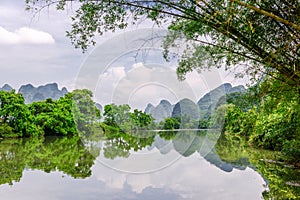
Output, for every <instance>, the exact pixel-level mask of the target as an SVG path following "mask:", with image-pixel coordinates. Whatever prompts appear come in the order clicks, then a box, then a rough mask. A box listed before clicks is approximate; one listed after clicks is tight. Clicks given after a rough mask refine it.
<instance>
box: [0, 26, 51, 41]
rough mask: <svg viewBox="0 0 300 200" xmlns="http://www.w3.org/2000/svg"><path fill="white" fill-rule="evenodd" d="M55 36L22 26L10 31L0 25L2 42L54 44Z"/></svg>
mask: <svg viewBox="0 0 300 200" xmlns="http://www.w3.org/2000/svg"><path fill="white" fill-rule="evenodd" d="M54 42H55V41H54V39H53V37H52V36H51V35H50V34H49V33H46V32H43V31H39V30H35V29H32V28H28V27H22V28H19V29H17V30H15V31H14V32H10V31H8V30H6V29H5V28H3V27H1V26H0V44H53V43H54Z"/></svg>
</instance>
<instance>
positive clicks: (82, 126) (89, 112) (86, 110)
mask: <svg viewBox="0 0 300 200" xmlns="http://www.w3.org/2000/svg"><path fill="white" fill-rule="evenodd" d="M92 97H93V93H92V92H91V91H90V90H88V89H82V90H79V89H77V90H74V91H72V92H70V93H68V94H66V96H65V101H71V103H70V105H72V107H73V108H72V110H73V114H74V120H75V122H76V125H77V128H78V130H79V131H80V132H82V133H89V132H91V126H92V125H93V124H95V123H98V122H99V121H100V119H101V114H100V110H99V109H98V108H97V107H96V105H95V102H94V101H93V100H92Z"/></svg>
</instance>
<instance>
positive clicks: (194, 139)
mask: <svg viewBox="0 0 300 200" xmlns="http://www.w3.org/2000/svg"><path fill="white" fill-rule="evenodd" d="M170 135H173V138H172V140H168V139H170V138H167V139H164V137H167V136H170ZM218 137H219V134H218V132H212V131H211V132H207V131H206V132H205V133H204V132H197V131H178V132H160V133H159V135H157V136H156V137H155V138H154V142H153V144H152V146H151V147H149V148H148V149H149V150H151V149H153V148H157V149H158V150H159V151H160V153H161V154H167V153H169V152H170V151H171V150H172V149H174V150H175V151H177V152H178V153H179V154H180V155H182V156H184V157H188V156H191V155H192V154H194V153H199V155H200V156H201V157H203V158H204V159H205V160H206V161H207V162H209V163H211V164H212V165H214V166H216V167H218V168H219V169H221V170H223V171H225V172H231V171H232V170H233V169H239V170H245V169H246V167H247V166H249V165H250V163H249V160H248V159H247V158H245V159H243V158H241V159H239V160H237V161H235V162H231V163H227V162H225V161H222V160H221V158H220V157H219V156H218V154H217V153H216V150H215V149H214V145H215V144H216V142H217V140H218Z"/></svg>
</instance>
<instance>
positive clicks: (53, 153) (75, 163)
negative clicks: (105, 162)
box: [0, 137, 94, 184]
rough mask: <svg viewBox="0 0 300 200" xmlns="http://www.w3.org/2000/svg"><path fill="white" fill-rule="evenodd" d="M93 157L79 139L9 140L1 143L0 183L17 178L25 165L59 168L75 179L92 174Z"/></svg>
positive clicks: (27, 166)
mask: <svg viewBox="0 0 300 200" xmlns="http://www.w3.org/2000/svg"><path fill="white" fill-rule="evenodd" d="M93 164H94V157H93V156H92V155H91V154H90V153H89V152H88V151H87V150H86V149H85V147H84V145H83V143H82V142H81V141H80V139H79V138H76V137H72V138H67V137H64V138H56V137H50V138H48V137H47V138H45V139H38V138H34V139H33V138H31V139H11V140H3V141H1V142H0V184H5V183H8V184H12V183H13V181H17V182H18V181H20V179H21V177H22V172H23V170H24V169H25V168H29V169H38V170H42V171H44V172H51V171H56V170H58V171H61V172H63V173H66V174H68V175H70V176H72V177H74V178H86V177H89V176H90V175H91V167H92V165H93Z"/></svg>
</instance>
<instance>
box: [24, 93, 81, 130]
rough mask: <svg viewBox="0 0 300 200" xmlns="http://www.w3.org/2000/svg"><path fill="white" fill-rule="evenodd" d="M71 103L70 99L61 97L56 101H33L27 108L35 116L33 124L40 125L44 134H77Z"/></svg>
mask: <svg viewBox="0 0 300 200" xmlns="http://www.w3.org/2000/svg"><path fill="white" fill-rule="evenodd" d="M72 105H73V104H72V100H70V99H68V98H65V97H61V98H60V99H59V100H57V101H53V100H52V99H47V100H45V101H39V102H33V103H32V104H30V105H29V110H30V111H31V113H32V114H33V116H34V117H35V120H34V124H36V125H38V126H39V127H41V129H42V130H43V132H44V134H45V135H77V127H76V124H75V120H74V116H73V109H72Z"/></svg>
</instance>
